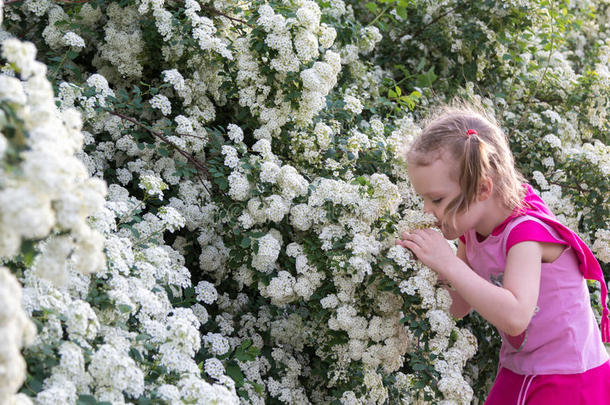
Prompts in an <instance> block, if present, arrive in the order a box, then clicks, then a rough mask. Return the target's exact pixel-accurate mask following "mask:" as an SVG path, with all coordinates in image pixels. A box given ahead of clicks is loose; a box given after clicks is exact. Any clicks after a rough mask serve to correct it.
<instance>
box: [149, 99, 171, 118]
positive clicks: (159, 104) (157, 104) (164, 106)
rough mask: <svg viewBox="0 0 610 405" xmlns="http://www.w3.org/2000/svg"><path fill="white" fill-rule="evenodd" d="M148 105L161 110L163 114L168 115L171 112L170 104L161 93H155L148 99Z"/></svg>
mask: <svg viewBox="0 0 610 405" xmlns="http://www.w3.org/2000/svg"><path fill="white" fill-rule="evenodd" d="M150 105H151V106H152V108H155V109H158V110H161V113H162V114H163V115H169V114H171V112H172V104H171V103H170V101H169V99H168V98H167V97H165V96H164V95H163V94H155V96H154V97H153V98H152V99H151V100H150Z"/></svg>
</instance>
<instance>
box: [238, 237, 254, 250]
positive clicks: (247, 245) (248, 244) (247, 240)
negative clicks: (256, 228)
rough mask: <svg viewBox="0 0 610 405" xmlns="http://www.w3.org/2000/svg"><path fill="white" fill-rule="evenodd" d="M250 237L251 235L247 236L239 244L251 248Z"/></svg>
mask: <svg viewBox="0 0 610 405" xmlns="http://www.w3.org/2000/svg"><path fill="white" fill-rule="evenodd" d="M250 243H251V241H250V238H249V237H247V236H246V237H245V238H243V239H242V240H241V243H240V244H239V246H241V247H243V248H249V247H250Z"/></svg>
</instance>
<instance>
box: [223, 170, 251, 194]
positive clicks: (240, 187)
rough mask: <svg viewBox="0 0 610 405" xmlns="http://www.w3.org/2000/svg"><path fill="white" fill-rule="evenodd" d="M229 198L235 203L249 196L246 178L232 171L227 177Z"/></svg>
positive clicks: (248, 184)
mask: <svg viewBox="0 0 610 405" xmlns="http://www.w3.org/2000/svg"><path fill="white" fill-rule="evenodd" d="M228 180H229V196H231V198H233V199H234V200H237V201H244V200H246V199H247V198H248V196H249V194H250V182H249V181H248V178H247V177H246V176H245V175H243V174H242V173H240V172H238V171H234V172H233V173H231V174H230V175H229V177H228Z"/></svg>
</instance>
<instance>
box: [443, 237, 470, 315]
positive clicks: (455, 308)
mask: <svg viewBox="0 0 610 405" xmlns="http://www.w3.org/2000/svg"><path fill="white" fill-rule="evenodd" d="M457 257H458V258H460V259H461V260H462V261H463V262H464V263H466V265H467V266H468V267H470V264H469V263H468V259H467V258H466V246H465V245H464V244H463V243H462V241H459V242H458V248H457ZM447 291H449V295H451V299H452V300H453V303H452V304H451V308H450V309H449V312H451V315H453V316H454V317H456V318H463V317H465V316H466V315H468V314H469V313H470V310H471V309H472V307H471V306H470V304H469V303H468V302H466V301H465V300H464V298H462V296H461V295H460V294H459V293H458V292H457V290H455V288H447Z"/></svg>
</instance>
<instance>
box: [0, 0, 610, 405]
mask: <svg viewBox="0 0 610 405" xmlns="http://www.w3.org/2000/svg"><path fill="white" fill-rule="evenodd" d="M5 3H6V4H4V9H3V12H4V21H3V28H2V30H0V41H1V43H2V58H3V59H2V63H4V65H3V69H2V71H1V73H0V111H1V112H0V134H1V135H0V160H1V162H2V165H1V166H0V206H1V207H2V210H1V211H0V238H2V239H1V240H0V258H1V260H2V263H3V265H4V266H3V267H0V276H1V277H3V280H6V281H3V282H2V283H1V285H2V286H4V285H7V286H9V285H10V286H12V287H11V288H9V287H6V288H4V287H3V289H2V290H0V291H2V294H1V295H0V299H1V300H2V302H6V303H7V304H6V306H5V307H4V308H6V310H5V311H4V312H3V313H4V314H5V315H2V316H0V330H1V331H2V332H3V333H5V334H6V335H7V336H11V338H10V340H8V341H10V342H11V346H10V347H9V348H8V349H7V350H6V353H7V354H6V355H5V354H3V355H2V356H0V361H1V362H2V367H0V393H3V395H5V396H6V397H9V396H10V398H11V401H13V402H15V403H28V402H30V400H31V399H33V400H34V401H35V402H36V403H40V404H47V403H48V404H51V403H79V404H90V403H91V404H95V403H112V404H121V403H126V402H138V403H143V404H144V403H184V404H195V403H200V404H221V403H222V404H233V403H235V404H237V403H244V404H247V403H251V404H262V403H271V404H274V403H286V404H307V403H320V404H323V403H328V404H371V403H375V404H384V403H404V404H407V403H445V404H451V403H460V404H461V403H470V402H471V401H472V400H473V398H483V397H484V396H485V395H486V390H487V389H488V387H489V383H490V382H491V380H490V379H491V378H493V375H494V372H495V367H496V364H495V363H494V361H495V358H496V354H495V352H496V350H497V348H498V340H497V336H496V337H494V335H493V332H492V331H491V329H490V328H488V327H486V326H485V325H484V324H483V323H482V322H481V319H480V318H479V317H478V316H476V315H474V314H473V315H470V316H468V317H467V318H465V319H464V320H462V321H459V322H456V320H454V319H452V318H451V316H450V315H449V313H448V308H449V306H450V305H451V301H450V296H449V294H448V293H447V291H446V290H445V289H444V288H443V287H442V286H439V285H437V280H436V275H435V273H434V272H432V271H431V270H429V269H427V268H425V267H424V266H422V265H421V264H420V263H419V262H417V261H416V260H415V259H414V257H413V256H412V255H411V254H410V253H409V252H408V251H405V250H404V249H403V248H402V247H398V246H395V245H394V240H395V238H396V237H397V235H398V234H399V232H400V231H401V230H404V229H408V228H414V227H421V226H426V225H427V224H429V223H430V219H429V218H427V217H426V216H425V215H423V214H422V213H421V203H420V201H419V199H418V197H417V196H416V195H415V194H414V192H413V190H412V189H411V187H410V185H409V183H408V178H407V175H406V168H405V166H404V163H403V162H402V160H401V158H400V154H401V151H402V150H403V146H404V145H405V144H408V143H409V142H410V140H412V139H413V137H415V136H417V134H418V131H419V130H420V128H419V126H418V124H417V120H418V119H419V118H420V117H422V116H423V115H425V114H426V112H427V111H428V109H429V107H431V106H434V105H435V104H438V103H439V102H442V101H444V100H446V99H447V98H449V97H452V96H453V95H460V96H462V97H467V98H471V99H473V100H475V101H479V102H480V103H481V104H482V105H483V106H484V107H485V108H487V109H489V110H490V111H492V112H494V113H495V114H496V115H497V116H498V117H499V118H500V119H501V120H502V122H503V125H504V126H505V127H506V130H507V133H508V134H509V135H510V141H511V146H512V148H513V151H514V152H515V154H516V157H517V160H518V164H519V166H520V168H521V169H522V170H523V172H524V173H525V174H526V176H527V177H528V178H530V179H531V180H532V182H533V184H534V185H535V186H536V187H537V188H538V189H539V190H540V192H541V194H542V196H543V198H544V199H545V200H546V201H547V202H548V203H549V205H550V206H551V207H552V208H553V209H554V210H555V212H556V213H557V214H558V216H559V218H560V219H561V220H562V221H564V222H565V223H566V224H568V225H570V226H571V227H572V228H574V229H576V230H578V231H579V232H580V234H581V235H582V236H583V238H585V240H587V241H588V242H590V244H591V246H592V247H593V249H594V251H595V253H596V254H597V256H598V258H599V259H600V261H602V262H604V263H605V264H604V266H605V267H604V269H605V270H606V271H607V270H608V267H607V263H608V258H609V257H610V254H609V253H608V239H609V236H608V235H609V232H610V231H609V230H608V229H609V228H610V222H609V218H610V215H609V213H608V209H609V205H608V195H609V191H608V154H609V146H608V139H607V134H608V121H607V117H606V115H605V114H607V106H608V105H610V92H609V91H608V90H609V86H610V81H609V74H608V68H607V65H608V56H609V55H610V38H609V37H608V32H610V30H608V29H607V28H608V21H607V15H608V13H607V11H608V4H606V3H600V4H593V3H591V4H589V3H587V4H585V3H583V4H578V5H571V4H569V3H567V2H566V3H565V4H564V3H563V2H547V1H542V0H536V1H534V0H532V1H529V2H520V3H519V4H511V3H506V2H489V1H486V2H483V1H476V2H474V3H472V4H471V5H470V6H469V7H470V8H468V9H465V8H464V5H465V4H466V3H459V2H456V3H453V2H440V3H439V2H428V1H403V0H395V1H388V0H384V1H379V2H369V3H363V2H349V1H343V0H331V1H325V2H322V1H308V0H283V1H279V0H277V1H259V0H255V1H250V2H241V1H214V2H208V1H201V2H198V1H195V0H186V1H184V2H177V1H172V0H167V1H163V0H152V1H151V0H128V1H121V2H102V1H90V2H54V1H51V0H32V1H30V0H27V1H23V2H14V1H8V2H5ZM469 4H470V3H469ZM0 9H1V8H0ZM25 21H27V22H28V24H24V22H25ZM18 38H19V39H21V40H19V39H18ZM24 41H25V42H24ZM27 41H29V42H27ZM37 52H38V58H39V60H41V61H42V62H36V61H35V55H36V53H37ZM16 201H18V202H19V203H16ZM17 280H18V282H17ZM19 286H21V288H22V290H21V295H22V298H21V301H22V306H19V305H17V304H16V303H18V302H19V300H20V297H19V293H18V292H19V291H20V290H19V288H18V287H19ZM34 325H35V327H36V328H37V333H36V334H34V330H33V329H34ZM34 335H36V336H35V337H34ZM24 346H25V348H24ZM22 348H23V350H22V352H21V354H20V350H21V349H22ZM477 348H478V352H477ZM475 353H476V354H475ZM24 360H25V363H26V364H27V372H26V371H25V364H24ZM2 370H7V371H2Z"/></svg>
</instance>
